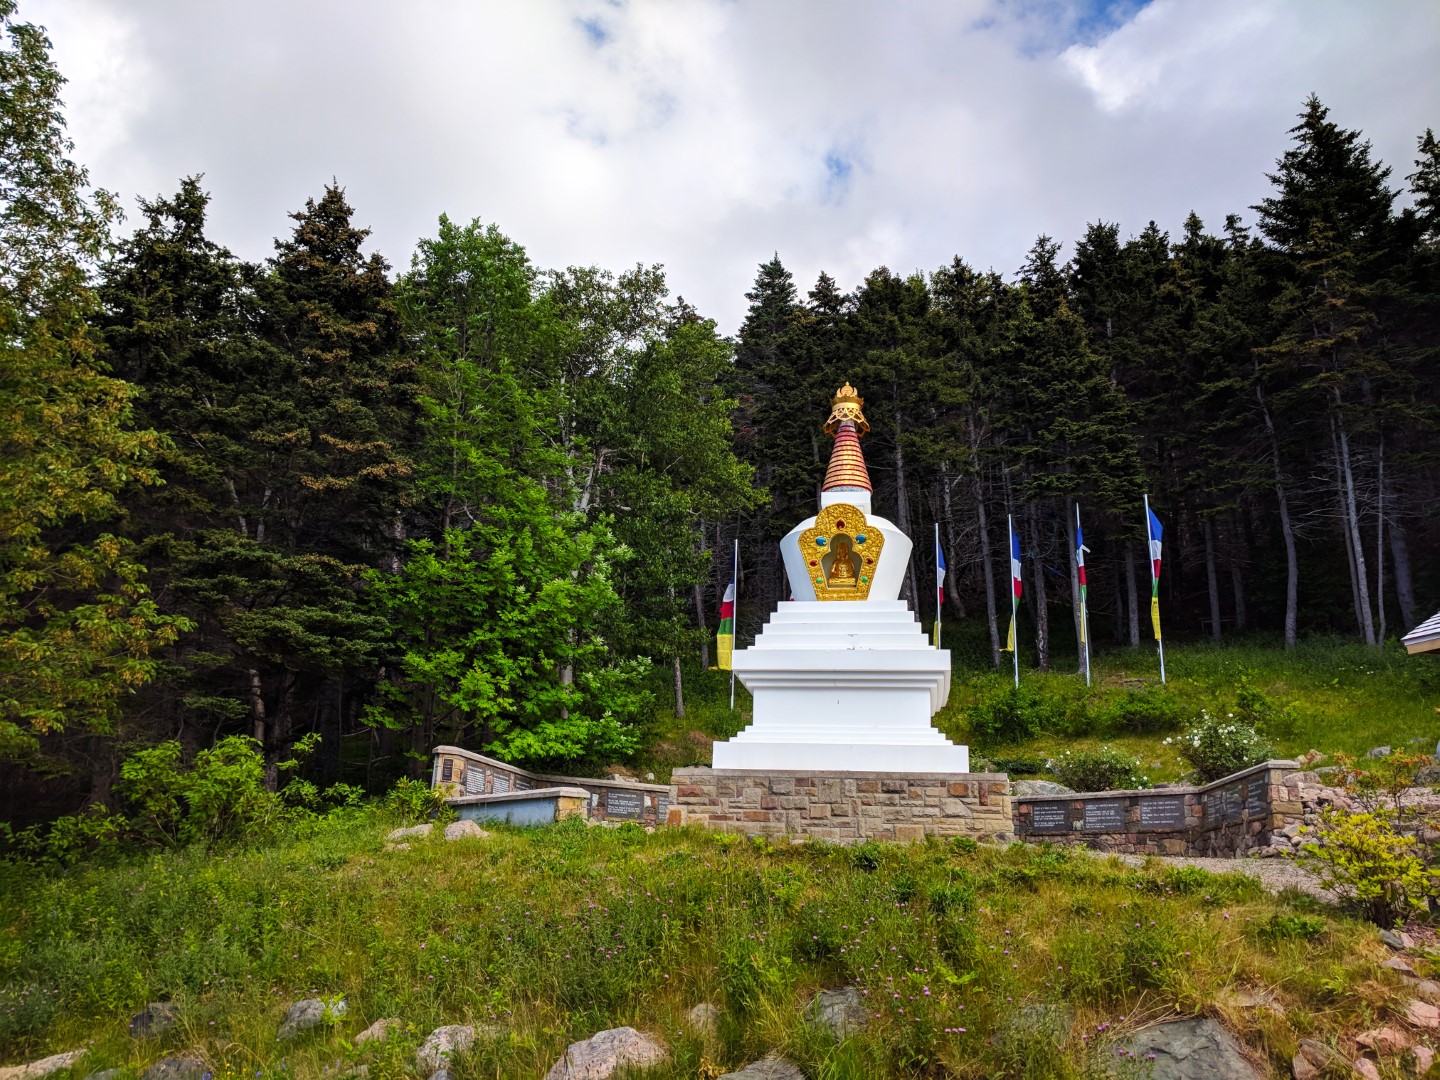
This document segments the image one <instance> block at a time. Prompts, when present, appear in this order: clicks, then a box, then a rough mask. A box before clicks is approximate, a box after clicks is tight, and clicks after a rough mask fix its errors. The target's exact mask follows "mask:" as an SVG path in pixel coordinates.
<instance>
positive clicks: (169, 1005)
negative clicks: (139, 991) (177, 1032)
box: [130, 1001, 180, 1039]
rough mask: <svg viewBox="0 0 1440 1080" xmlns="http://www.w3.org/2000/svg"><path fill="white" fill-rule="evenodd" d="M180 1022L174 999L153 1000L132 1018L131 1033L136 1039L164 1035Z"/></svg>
mask: <svg viewBox="0 0 1440 1080" xmlns="http://www.w3.org/2000/svg"><path fill="white" fill-rule="evenodd" d="M179 1022H180V1014H179V1012H178V1011H177V1010H176V1008H175V1003H174V1002H173V1001H152V1002H150V1004H149V1005H146V1006H145V1008H143V1009H141V1010H140V1011H139V1012H138V1013H136V1014H135V1015H134V1016H132V1017H131V1018H130V1034H131V1036H132V1037H134V1038H136V1039H149V1038H154V1037H155V1036H156V1035H163V1034H165V1032H167V1031H169V1030H170V1029H171V1028H173V1027H174V1026H175V1025H176V1024H178V1023H179Z"/></svg>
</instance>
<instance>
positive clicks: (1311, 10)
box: [21, 0, 1440, 331]
mask: <svg viewBox="0 0 1440 1080" xmlns="http://www.w3.org/2000/svg"><path fill="white" fill-rule="evenodd" d="M1093 7H1094V5H1093V3H1090V2H1087V0H1073V8H1072V9H1071V10H1069V12H1068V13H1067V12H1066V10H1065V5H1064V3H1063V2H1062V3H1060V4H1059V5H1058V6H1057V5H1056V4H1054V3H1050V4H1039V5H1034V4H1032V5H1026V4H1021V5H1019V6H1016V5H1013V4H1007V3H1004V2H1002V0H968V2H966V3H961V4H956V3H951V2H946V0H921V2H918V3H913V4H908V5H903V6H901V5H891V4H874V3H863V2H860V0H836V2H831V3H810V4H800V3H794V4H773V3H764V2H760V0H741V2H729V0H675V2H666V3H662V2H659V0H654V2H651V0H646V2H635V3H630V4H618V3H606V2H604V0H573V2H568V3H560V2H555V3H540V4H503V5H476V4H470V3H466V2H463V0H417V2H416V3H413V4H410V5H407V6H405V7H404V8H401V7H398V6H395V5H391V4H382V3H378V2H376V0H353V2H351V3H347V4H343V5H342V4H334V3H322V2H320V0H310V2H296V0H252V2H251V3H249V4H246V5H216V4H194V3H190V2H187V0H143V2H137V0H22V8H21V15H22V17H28V18H31V19H34V20H35V21H38V22H43V23H46V24H48V25H49V26H50V28H51V30H52V36H53V38H54V40H55V45H56V58H57V61H58V63H59V64H60V66H61V69H62V71H63V72H64V73H65V74H66V75H68V76H69V77H70V79H71V86H70V88H69V93H68V100H69V102H70V115H71V118H72V130H73V132H74V135H75V138H76V142H77V144H78V151H79V154H80V156H81V158H82V160H85V161H86V162H87V163H88V164H90V165H91V168H92V172H93V175H94V179H95V180H96V182H97V183H100V184H102V185H104V186H107V187H111V188H113V189H117V190H119V191H120V192H121V193H122V194H124V195H126V196H127V197H129V196H134V195H154V194H157V193H161V192H166V191H171V190H174V188H175V186H176V184H177V182H178V179H179V177H181V176H182V175H185V174H188V173H193V172H204V173H205V174H206V179H205V184H206V186H207V188H208V189H209V190H211V191H212V193H213V194H214V202H213V204H212V221H213V231H214V233H215V235H216V237H217V239H219V240H220V241H222V242H223V243H226V244H228V245H229V246H230V247H231V248H232V249H234V250H235V251H236V252H237V253H238V254H241V255H243V256H245V257H247V258H262V257H264V256H265V255H267V254H268V253H269V251H270V240H271V238H272V237H274V236H275V235H276V234H277V233H279V232H283V231H285V230H287V229H288V227H289V222H288V220H287V219H286V217H285V214H286V213H288V212H289V211H292V210H294V209H296V208H298V207H299V206H300V205H301V204H302V203H303V202H304V199H305V198H306V197H307V196H310V195H315V194H317V193H318V192H319V190H320V187H321V185H322V184H324V183H325V182H326V181H328V180H329V179H330V178H331V176H335V177H338V178H339V180H340V181H341V183H343V184H344V185H345V186H346V187H347V189H348V192H349V195H350V198H351V202H352V203H353V204H354V205H355V207H356V211H357V219H358V221H359V222H360V223H362V224H366V225H369V226H371V227H373V228H374V230H375V235H374V243H375V244H376V246H377V247H378V248H379V249H380V250H382V251H383V252H384V253H385V254H386V255H387V256H388V257H389V258H390V259H391V261H392V262H395V263H397V264H399V265H401V266H403V265H405V264H406V263H407V262H408V259H409V252H410V251H411V249H412V247H413V244H414V241H415V240H416V238H417V237H419V236H421V235H424V234H426V233H429V232H431V231H432V230H433V227H434V221H435V218H436V216H437V215H438V214H440V213H441V212H442V211H444V212H448V213H449V214H450V215H451V216H452V217H454V218H460V219H466V218H469V217H471V216H480V217H483V218H484V219H486V220H488V221H494V222H496V223H498V224H499V226H500V227H501V228H502V229H504V230H505V231H506V232H507V233H508V234H510V235H511V236H512V237H513V238H514V239H516V240H517V241H519V242H520V243H522V244H525V245H526V247H527V248H529V250H530V252H531V255H532V257H533V258H534V259H535V260H536V261H537V262H538V263H539V264H541V265H545V266H563V265H567V264H588V263H598V264H601V265H605V266H609V267H611V268H615V269H619V268H622V267H624V266H627V265H630V264H632V263H635V262H641V261H643V262H647V263H648V262H663V263H664V264H665V265H666V267H667V268H668V271H669V276H670V282H671V286H672V288H673V289H674V290H675V291H676V292H679V293H683V294H684V295H685V296H686V297H687V299H689V300H690V301H691V302H693V303H695V304H697V305H698V306H699V307H700V309H701V310H702V311H704V312H706V313H708V314H711V315H713V316H715V317H717V318H719V319H720V321H721V325H722V327H723V328H724V329H726V330H732V331H733V330H734V329H736V328H737V327H738V325H739V322H740V318H741V317H742V315H743V312H744V306H745V301H744V297H743V294H744V292H745V290H746V289H747V288H748V287H749V286H750V283H751V282H752V280H753V278H754V274H755V267H756V264H757V263H759V262H760V261H762V260H764V259H767V258H769V256H770V254H771V252H772V251H776V250H778V251H779V252H780V254H781V257H782V258H783V259H784V260H785V263H786V265H787V266H788V267H790V269H791V270H792V271H794V272H795V275H796V279H797V284H798V285H799V287H800V289H801V291H802V292H803V291H804V290H805V289H807V288H808V287H809V285H810V283H811V282H813V281H814V279H815V277H816V275H817V274H818V273H819V272H820V271H821V270H822V269H824V270H828V271H829V272H830V273H831V274H833V275H834V276H835V277H836V278H837V279H838V280H839V281H840V283H841V285H842V286H843V287H847V288H849V287H854V286H855V285H856V284H858V283H859V281H860V280H861V278H862V277H863V276H864V275H865V274H866V273H867V272H868V271H869V270H871V269H873V268H874V267H875V266H876V265H877V264H879V263H885V264H887V265H889V266H890V267H891V268H892V269H894V270H896V271H899V272H907V271H910V270H914V269H922V270H930V269H933V268H935V267H936V266H939V265H940V264H942V263H944V262H946V261H948V260H949V258H950V257H951V256H952V255H954V254H956V253H958V254H960V255H961V256H962V257H964V258H965V259H967V260H968V261H970V262H971V263H973V264H976V265H978V266H979V267H981V268H986V267H991V266H993V267H995V268H996V269H999V270H1003V271H1006V272H1010V271H1013V270H1014V269H1015V268H1016V267H1017V266H1018V265H1019V263H1020V262H1021V260H1022V258H1023V255H1024V252H1025V250H1026V249H1027V248H1028V247H1029V245H1030V244H1031V242H1032V241H1033V239H1034V237H1035V235H1036V234H1038V233H1040V232H1046V233H1050V234H1052V235H1054V236H1056V237H1057V238H1059V239H1061V240H1063V241H1066V242H1067V244H1068V243H1072V242H1073V241H1074V240H1075V239H1076V238H1077V237H1078V236H1079V234H1080V233H1081V231H1082V230H1083V228H1084V226H1085V223H1086V222H1087V221H1093V220H1095V219H1097V218H1103V219H1105V220H1109V221H1116V220H1118V221H1120V222H1121V224H1122V228H1123V231H1125V232H1137V231H1139V229H1140V228H1142V227H1143V226H1144V224H1145V222H1146V221H1148V220H1149V219H1151V218H1154V219H1156V220H1157V221H1158V222H1159V223H1160V224H1161V226H1162V227H1164V228H1169V229H1176V228H1178V226H1179V224H1180V222H1181V221H1182V220H1183V218H1184V215H1185V214H1186V212H1188V211H1189V210H1190V209H1191V208H1194V209H1196V210H1198V211H1199V212H1200V213H1201V215H1202V216H1203V217H1205V218H1206V219H1207V221H1210V222H1211V223H1212V224H1215V225H1218V224H1219V222H1220V220H1221V219H1222V217H1223V215H1224V214H1225V213H1226V212H1227V211H1239V212H1244V211H1245V207H1246V206H1247V205H1248V204H1250V203H1253V202H1255V201H1256V200H1257V199H1258V198H1259V197H1261V196H1262V195H1263V194H1264V193H1265V187H1266V182H1265V180H1264V176H1263V173H1264V171H1265V170H1266V169H1268V168H1269V167H1270V166H1271V165H1272V164H1273V162H1274V160H1275V158H1276V157H1277V156H1278V155H1279V154H1280V153H1281V152H1282V151H1283V149H1284V148H1285V145H1286V135H1285V132H1286V130H1287V129H1288V128H1289V127H1290V126H1291V124H1292V123H1293V122H1294V116H1295V114H1296V113H1297V112H1298V111H1299V109H1300V107H1301V105H1302V103H1303V100H1304V98H1305V96H1306V95H1307V94H1308V93H1310V92H1311V91H1314V92H1316V93H1318V94H1319V95H1320V96H1321V98H1322V99H1323V100H1324V101H1325V102H1326V103H1327V104H1329V105H1330V106H1331V107H1332V110H1333V116H1334V118H1335V119H1336V120H1337V121H1339V122H1340V123H1342V124H1345V125H1346V126H1349V127H1359V128H1361V129H1363V130H1364V131H1365V132H1366V134H1367V136H1369V137H1370V138H1372V139H1373V140H1374V142H1375V148H1376V152H1377V153H1378V154H1379V155H1380V156H1381V157H1383V158H1384V159H1385V160H1386V161H1387V162H1389V163H1390V164H1392V165H1394V166H1395V167H1396V168H1395V174H1396V177H1397V178H1398V177H1399V176H1403V175H1404V173H1406V172H1408V171H1409V163H1410V160H1411V157H1413V153H1412V151H1413V148H1414V138H1415V136H1416V135H1417V134H1419V133H1420V132H1421V131H1423V130H1424V128H1425V126H1426V125H1427V124H1437V123H1440V116H1437V115H1435V113H1436V112H1437V109H1436V106H1437V105H1440V68H1437V67H1436V65H1435V64H1434V63H1433V57H1434V56H1435V55H1437V54H1440V5H1435V4H1434V3H1433V2H1431V0H1389V2H1387V3H1386V4H1377V5H1363V6H1362V5H1353V4H1345V3H1339V2H1332V3H1316V2H1306V0H1277V2H1273V3H1268V4H1255V3H1253V2H1250V0H1207V2H1206V3H1183V2H1177V0H1156V2H1155V3H1152V4H1150V5H1149V6H1148V7H1144V8H1141V9H1139V10H1138V13H1136V14H1135V15H1134V16H1133V17H1132V18H1130V19H1129V20H1128V21H1127V22H1125V23H1124V24H1123V25H1121V26H1119V27H1118V28H1117V29H1115V30H1114V31H1113V32H1110V33H1108V34H1106V35H1105V36H1103V37H1100V38H1099V40H1091V39H1089V38H1087V39H1086V43H1070V42H1067V41H1066V40H1064V38H1065V36H1066V35H1067V34H1070V33H1072V32H1073V27H1074V26H1075V25H1076V24H1077V20H1079V19H1081V18H1082V17H1083V16H1084V15H1085V14H1086V13H1087V12H1089V11H1090V10H1091V9H1092V8H1093ZM827 161H828V164H827Z"/></svg>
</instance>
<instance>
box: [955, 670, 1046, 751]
mask: <svg viewBox="0 0 1440 1080" xmlns="http://www.w3.org/2000/svg"><path fill="white" fill-rule="evenodd" d="M969 719H970V735H971V738H972V739H974V740H975V741H976V742H980V743H1007V742H1017V741H1019V740H1021V739H1029V738H1033V737H1034V736H1036V735H1038V734H1039V733H1040V732H1042V731H1049V730H1053V729H1054V728H1056V727H1057V726H1059V720H1060V716H1059V713H1058V711H1057V710H1056V708H1055V705H1054V703H1053V702H1051V701H1049V700H1047V698H1046V696H1045V694H1044V693H1043V692H1041V690H1040V689H1039V688H1038V687H1035V686H1032V685H1029V684H1022V685H1020V686H1010V687H1006V688H1005V689H1004V690H1001V691H1000V692H999V693H998V694H995V695H993V696H991V697H988V698H986V699H985V700H984V701H981V702H980V703H979V704H977V705H975V706H973V707H972V708H971V709H970V714H969Z"/></svg>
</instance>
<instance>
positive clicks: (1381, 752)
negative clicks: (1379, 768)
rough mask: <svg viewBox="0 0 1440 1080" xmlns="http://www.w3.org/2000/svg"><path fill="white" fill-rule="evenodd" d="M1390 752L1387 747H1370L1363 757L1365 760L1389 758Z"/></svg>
mask: <svg viewBox="0 0 1440 1080" xmlns="http://www.w3.org/2000/svg"><path fill="white" fill-rule="evenodd" d="M1392 752H1393V751H1392V750H1391V748H1390V747H1388V746H1372V747H1371V748H1370V749H1369V750H1366V751H1365V756H1366V757H1367V758H1382V757H1389V756H1390V755H1391V753H1392Z"/></svg>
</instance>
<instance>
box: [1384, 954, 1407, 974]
mask: <svg viewBox="0 0 1440 1080" xmlns="http://www.w3.org/2000/svg"><path fill="white" fill-rule="evenodd" d="M1380 966H1381V967H1382V968H1389V969H1390V970H1391V971H1398V972H1400V974H1401V975H1412V976H1413V975H1414V974H1415V969H1414V967H1412V966H1411V964H1410V961H1409V960H1406V959H1405V958H1404V957H1403V956H1392V957H1390V959H1389V960H1386V961H1385V962H1384V963H1382V964H1381V965H1380Z"/></svg>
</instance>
